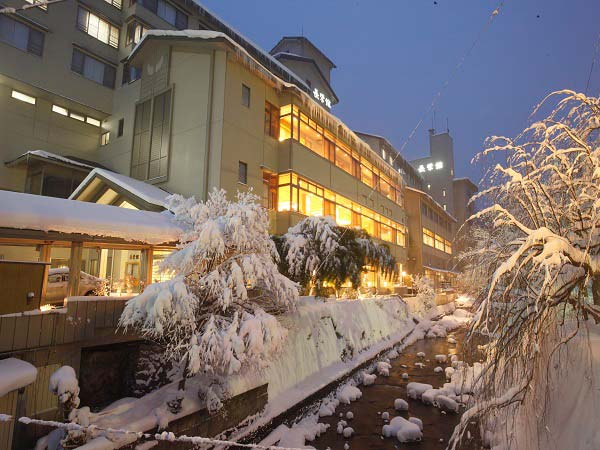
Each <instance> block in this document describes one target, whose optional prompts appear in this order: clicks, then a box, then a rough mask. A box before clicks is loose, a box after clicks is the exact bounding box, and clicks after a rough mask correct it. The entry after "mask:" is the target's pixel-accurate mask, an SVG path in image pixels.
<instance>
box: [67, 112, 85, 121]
mask: <svg viewBox="0 0 600 450" xmlns="http://www.w3.org/2000/svg"><path fill="white" fill-rule="evenodd" d="M69 117H70V118H71V119H75V120H79V121H80V122H85V116H82V115H81V114H77V113H74V112H72V111H71V112H70V113H69Z"/></svg>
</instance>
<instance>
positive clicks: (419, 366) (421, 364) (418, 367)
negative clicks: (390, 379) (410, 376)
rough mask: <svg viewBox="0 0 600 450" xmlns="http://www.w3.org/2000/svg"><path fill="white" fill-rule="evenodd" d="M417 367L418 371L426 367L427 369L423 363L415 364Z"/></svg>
mask: <svg viewBox="0 0 600 450" xmlns="http://www.w3.org/2000/svg"><path fill="white" fill-rule="evenodd" d="M415 367H416V368H417V369H422V368H424V367H425V364H424V363H422V362H416V363H415Z"/></svg>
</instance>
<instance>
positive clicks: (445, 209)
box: [444, 203, 446, 211]
mask: <svg viewBox="0 0 600 450" xmlns="http://www.w3.org/2000/svg"><path fill="white" fill-rule="evenodd" d="M444 211H446V204H445V203H444Z"/></svg>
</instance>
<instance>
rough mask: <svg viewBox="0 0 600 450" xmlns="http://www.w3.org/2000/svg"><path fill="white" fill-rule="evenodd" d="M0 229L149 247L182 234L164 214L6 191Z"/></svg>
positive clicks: (1, 200)
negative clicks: (72, 235)
mask: <svg viewBox="0 0 600 450" xmlns="http://www.w3.org/2000/svg"><path fill="white" fill-rule="evenodd" d="M0 228H5V229H15V230H35V231H44V232H58V233H65V234H79V235H83V236H93V237H105V238H116V239H122V240H124V241H127V242H141V243H146V244H153V245H157V244H165V243H170V242H176V241H177V240H178V239H179V236H180V234H181V232H182V229H181V227H179V225H177V224H176V223H175V222H173V220H172V215H171V214H170V213H168V212H164V213H157V212H152V211H138V210H133V209H127V208H119V207H118V206H109V205H99V204H97V203H87V202H78V201H75V200H68V199H63V198H54V197H44V196H41V195H32V194H22V193H20V192H10V191H0Z"/></svg>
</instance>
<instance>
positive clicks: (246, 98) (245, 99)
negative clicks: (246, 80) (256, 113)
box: [242, 84, 250, 108]
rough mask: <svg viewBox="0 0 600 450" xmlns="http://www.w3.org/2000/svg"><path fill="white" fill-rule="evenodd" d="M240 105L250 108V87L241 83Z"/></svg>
mask: <svg viewBox="0 0 600 450" xmlns="http://www.w3.org/2000/svg"><path fill="white" fill-rule="evenodd" d="M242 105H243V106H245V107H246V108H250V88H249V87H248V86H246V85H245V84H242Z"/></svg>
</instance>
